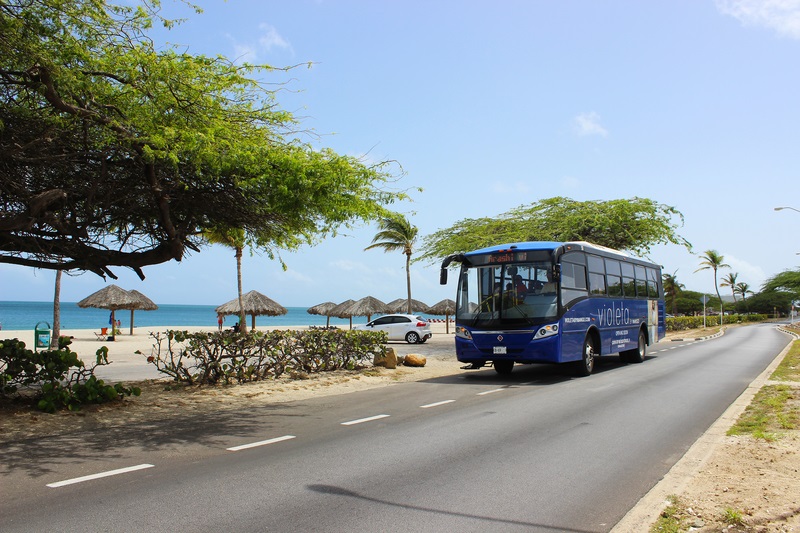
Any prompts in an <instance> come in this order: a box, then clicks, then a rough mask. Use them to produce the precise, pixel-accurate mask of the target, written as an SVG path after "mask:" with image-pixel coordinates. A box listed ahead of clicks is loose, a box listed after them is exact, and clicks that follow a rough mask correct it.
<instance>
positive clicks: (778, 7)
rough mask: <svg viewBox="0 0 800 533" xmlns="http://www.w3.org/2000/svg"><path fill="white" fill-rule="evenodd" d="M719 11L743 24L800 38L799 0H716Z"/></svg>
mask: <svg viewBox="0 0 800 533" xmlns="http://www.w3.org/2000/svg"><path fill="white" fill-rule="evenodd" d="M716 4H717V9H718V10H719V11H720V13H722V14H724V15H728V16H731V17H734V18H736V19H738V20H739V22H741V23H742V24H743V25H744V26H761V27H765V28H770V29H772V30H775V31H777V32H778V34H780V35H783V36H785V37H789V38H791V39H800V0H716Z"/></svg>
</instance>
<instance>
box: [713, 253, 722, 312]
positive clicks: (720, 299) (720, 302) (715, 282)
mask: <svg viewBox="0 0 800 533" xmlns="http://www.w3.org/2000/svg"><path fill="white" fill-rule="evenodd" d="M720 262H721V261H720ZM714 290H715V291H717V298H718V299H719V325H720V326H721V325H722V296H720V295H719V285H718V284H717V269H716V268H715V269H714Z"/></svg>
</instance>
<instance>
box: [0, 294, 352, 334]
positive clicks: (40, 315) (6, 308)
mask: <svg viewBox="0 0 800 533" xmlns="http://www.w3.org/2000/svg"><path fill="white" fill-rule="evenodd" d="M215 307H216V306H214V305H178V304H161V305H159V306H158V309H156V310H155V311H136V312H135V313H134V316H133V320H134V326H135V327H158V326H208V327H213V328H216V327H217V314H216V313H215V312H214V308H215ZM286 309H287V311H288V312H287V313H286V314H285V315H282V316H259V317H256V327H258V328H268V327H278V326H312V325H316V326H324V325H325V320H326V317H324V316H319V315H310V314H308V312H307V308H305V307H287V308H286ZM109 315H110V312H109V311H108V310H107V309H91V308H89V309H82V308H80V307H78V305H77V303H75V302H61V329H100V328H102V327H106V326H108V324H109V318H110V316H109ZM114 318H115V319H116V320H120V321H122V326H121V329H122V331H126V330H127V329H128V328H130V320H131V312H130V311H127V310H120V311H115V313H114ZM251 321H252V318H251V317H249V316H248V317H247V327H248V328H249V327H250V325H251V323H252V322H251ZM39 322H47V323H48V324H49V325H50V326H51V327H52V325H53V303H52V302H2V301H0V327H2V329H3V330H12V329H13V330H25V329H31V330H32V329H34V328H35V327H36V324H37V323H39ZM236 322H237V319H236V317H233V316H228V317H225V324H224V326H225V327H230V326H233V325H234V324H235V323H236ZM364 323H366V317H363V316H362V317H353V324H364ZM349 324H350V321H349V320H348V319H341V318H331V325H332V326H340V327H341V326H348V325H349ZM43 326H44V325H43ZM0 337H2V334H1V333H0Z"/></svg>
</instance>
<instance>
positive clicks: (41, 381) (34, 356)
mask: <svg viewBox="0 0 800 533" xmlns="http://www.w3.org/2000/svg"><path fill="white" fill-rule="evenodd" d="M70 344H72V340H70V339H69V338H68V337H60V338H59V339H58V348H57V349H55V350H46V351H41V352H34V351H31V350H29V349H27V348H26V347H25V343H24V342H22V341H20V340H19V339H6V340H3V341H0V396H2V397H3V398H11V397H15V396H17V397H18V396H22V395H23V394H24V393H33V396H34V399H35V400H36V406H37V407H38V408H39V409H40V410H42V411H45V412H48V413H54V412H55V411H56V410H58V409H63V408H66V409H69V410H70V411H77V410H79V409H80V408H81V406H82V405H85V404H99V403H105V402H109V401H113V400H118V399H121V398H122V397H124V396H130V395H134V396H138V395H139V394H140V393H141V390H140V389H138V388H137V387H133V388H126V387H125V386H124V385H122V384H119V383H118V384H115V385H113V386H112V385H107V384H106V383H105V382H104V381H103V380H102V379H97V377H96V376H95V375H94V369H95V368H97V367H98V366H103V365H107V364H109V363H108V348H106V347H105V346H103V347H102V348H100V349H99V350H97V362H96V363H95V364H94V365H93V366H91V367H87V366H86V365H85V364H84V362H83V361H81V360H80V359H79V358H78V354H77V353H75V352H73V351H72V350H70V349H69V345H70Z"/></svg>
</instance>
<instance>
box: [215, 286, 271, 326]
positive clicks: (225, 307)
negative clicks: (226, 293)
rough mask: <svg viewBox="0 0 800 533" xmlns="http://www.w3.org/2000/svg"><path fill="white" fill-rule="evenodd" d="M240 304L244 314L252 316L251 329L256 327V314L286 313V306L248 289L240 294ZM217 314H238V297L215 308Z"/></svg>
mask: <svg viewBox="0 0 800 533" xmlns="http://www.w3.org/2000/svg"><path fill="white" fill-rule="evenodd" d="M242 306H243V307H244V314H245V315H250V316H252V317H253V326H252V329H256V316H259V315H267V316H278V315H285V314H286V313H287V311H286V308H285V307H283V306H282V305H281V304H279V303H277V302H275V301H274V300H271V299H269V298H267V297H266V296H264V295H263V294H261V293H260V292H258V291H250V292H248V293H247V294H243V295H242ZM215 311H216V312H217V314H218V315H236V316H239V315H240V314H241V313H240V312H239V298H234V299H233V300H231V301H230V302H228V303H225V304H222V305H220V306H219V307H217V308H216V309H215Z"/></svg>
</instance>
